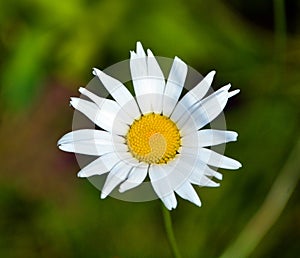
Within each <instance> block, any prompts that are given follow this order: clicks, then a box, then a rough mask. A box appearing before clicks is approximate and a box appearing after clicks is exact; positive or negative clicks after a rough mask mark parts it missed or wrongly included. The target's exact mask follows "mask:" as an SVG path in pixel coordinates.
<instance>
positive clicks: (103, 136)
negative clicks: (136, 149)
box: [57, 129, 125, 145]
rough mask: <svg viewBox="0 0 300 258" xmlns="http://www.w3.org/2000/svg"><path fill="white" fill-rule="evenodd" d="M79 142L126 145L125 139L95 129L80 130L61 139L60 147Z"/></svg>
mask: <svg viewBox="0 0 300 258" xmlns="http://www.w3.org/2000/svg"><path fill="white" fill-rule="evenodd" d="M78 141H94V142H95V143H97V144H112V143H125V139H124V138H123V137H120V136H118V135H115V134H111V133H109V132H106V131H101V130H95V129H80V130H76V131H72V132H69V133H67V134H65V135H64V136H63V137H61V138H60V139H59V141H58V142H57V144H58V145H63V144H68V143H72V142H78Z"/></svg>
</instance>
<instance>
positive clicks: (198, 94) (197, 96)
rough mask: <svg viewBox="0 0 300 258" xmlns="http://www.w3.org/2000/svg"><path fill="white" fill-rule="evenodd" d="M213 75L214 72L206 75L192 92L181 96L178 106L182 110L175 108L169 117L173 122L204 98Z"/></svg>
mask: <svg viewBox="0 0 300 258" xmlns="http://www.w3.org/2000/svg"><path fill="white" fill-rule="evenodd" d="M215 73H216V72H215V71H211V72H210V73H208V74H207V75H206V76H205V77H204V78H203V79H202V81H201V82H200V83H198V84H197V85H196V86H195V87H194V88H193V89H192V90H190V91H189V92H188V93H186V94H185V95H184V96H183V98H182V99H181V100H180V101H179V102H178V104H179V106H182V107H184V108H177V106H176V107H175V109H174V112H173V113H172V115H171V118H172V120H173V121H175V122H177V121H178V120H179V119H180V118H181V116H182V115H184V109H186V110H189V109H190V107H192V106H193V105H194V104H195V103H196V102H198V101H200V100H201V99H202V98H203V97H204V96H205V94H206V93H207V91H208V89H209V87H210V85H211V83H212V81H213V78H214V75H215Z"/></svg>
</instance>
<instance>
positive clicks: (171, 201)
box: [149, 165, 177, 210]
mask: <svg viewBox="0 0 300 258" xmlns="http://www.w3.org/2000/svg"><path fill="white" fill-rule="evenodd" d="M166 168H167V167H166V166H164V165H151V166H150V167H149V177H150V180H151V184H152V187H153V189H154V191H155V193H156V194H157V196H158V197H159V198H160V199H161V200H162V201H163V203H164V205H165V206H166V207H167V209H169V210H171V209H175V208H176V206H177V200H176V197H175V194H174V191H173V189H172V188H171V186H170V184H169V182H168V171H167V170H166Z"/></svg>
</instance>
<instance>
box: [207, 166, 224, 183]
mask: <svg viewBox="0 0 300 258" xmlns="http://www.w3.org/2000/svg"><path fill="white" fill-rule="evenodd" d="M204 174H205V175H206V176H209V177H215V178H217V179H219V180H222V179H223V175H222V174H221V173H220V172H218V171H215V170H213V169H211V168H210V167H209V166H206V169H205V170H204Z"/></svg>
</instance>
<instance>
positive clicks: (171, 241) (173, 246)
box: [162, 205, 181, 258]
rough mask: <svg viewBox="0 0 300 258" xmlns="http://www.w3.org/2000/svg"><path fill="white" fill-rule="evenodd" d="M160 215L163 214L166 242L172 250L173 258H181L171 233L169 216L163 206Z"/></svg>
mask: <svg viewBox="0 0 300 258" xmlns="http://www.w3.org/2000/svg"><path fill="white" fill-rule="evenodd" d="M162 213H163V218H164V224H165V228H166V233H167V237H168V241H169V244H170V247H171V249H172V252H173V255H174V258H181V255H180V252H179V249H178V246H177V243H176V239H175V235H174V232H173V227H172V219H171V214H170V212H169V211H168V210H167V209H166V207H165V206H164V205H162Z"/></svg>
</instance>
